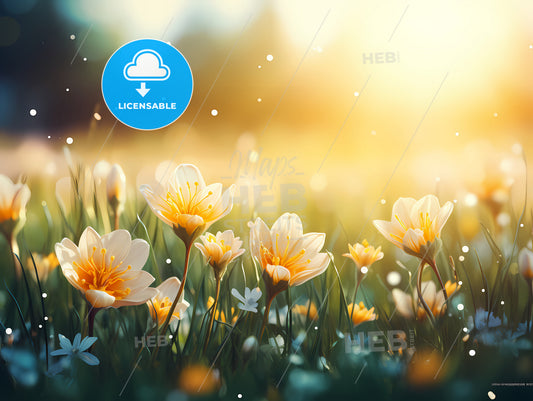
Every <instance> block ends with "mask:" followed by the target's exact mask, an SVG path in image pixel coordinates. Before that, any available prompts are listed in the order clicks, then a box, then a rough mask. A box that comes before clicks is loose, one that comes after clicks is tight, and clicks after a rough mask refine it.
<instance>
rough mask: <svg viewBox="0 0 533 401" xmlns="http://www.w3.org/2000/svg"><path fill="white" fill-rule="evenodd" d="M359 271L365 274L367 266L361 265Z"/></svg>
mask: <svg viewBox="0 0 533 401" xmlns="http://www.w3.org/2000/svg"><path fill="white" fill-rule="evenodd" d="M361 273H363V274H367V273H368V267H366V266H363V267H361Z"/></svg>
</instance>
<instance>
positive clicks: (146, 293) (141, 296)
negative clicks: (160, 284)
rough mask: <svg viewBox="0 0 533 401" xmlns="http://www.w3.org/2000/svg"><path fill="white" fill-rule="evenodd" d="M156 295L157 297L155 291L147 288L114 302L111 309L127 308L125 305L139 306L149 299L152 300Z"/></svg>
mask: <svg viewBox="0 0 533 401" xmlns="http://www.w3.org/2000/svg"><path fill="white" fill-rule="evenodd" d="M156 295H157V289H155V288H151V287H148V288H145V289H143V290H140V291H136V292H134V293H131V294H130V295H129V296H127V297H126V298H123V299H121V300H119V301H116V302H115V303H114V304H113V307H114V308H118V307H121V306H127V305H141V304H144V303H145V302H146V301H148V300H149V299H152V298H153V297H155V296H156Z"/></svg>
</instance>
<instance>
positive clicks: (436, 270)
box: [427, 260, 448, 301]
mask: <svg viewBox="0 0 533 401" xmlns="http://www.w3.org/2000/svg"><path fill="white" fill-rule="evenodd" d="M427 263H428V265H430V266H431V268H432V269H433V271H434V272H435V275H436V276H437V279H438V280H439V283H440V286H441V288H442V293H443V294H444V300H445V301H447V300H448V293H447V292H446V286H445V285H444V283H443V282H442V278H441V277H440V273H439V269H437V263H436V262H435V260H432V261H429V262H427Z"/></svg>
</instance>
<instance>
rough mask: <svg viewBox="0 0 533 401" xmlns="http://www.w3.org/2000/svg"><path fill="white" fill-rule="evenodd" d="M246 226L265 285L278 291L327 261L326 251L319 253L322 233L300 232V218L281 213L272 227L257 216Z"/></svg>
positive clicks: (302, 279) (307, 276)
mask: <svg viewBox="0 0 533 401" xmlns="http://www.w3.org/2000/svg"><path fill="white" fill-rule="evenodd" d="M248 225H249V227H250V251H251V252H252V255H253V256H254V257H255V258H256V259H257V261H258V262H259V264H260V265H261V268H262V269H263V278H265V283H267V287H270V289H271V290H275V291H274V292H275V293H274V294H271V296H275V295H276V294H277V293H278V292H280V291H282V290H283V289H286V288H287V287H288V286H289V285H290V286H297V285H300V284H303V283H305V282H306V281H308V280H311V279H312V278H314V277H316V276H318V275H319V274H321V273H323V272H324V271H325V270H326V268H327V267H328V265H329V256H328V254H327V253H320V250H321V249H322V247H323V246H324V241H325V239H326V234H323V233H307V234H305V235H304V233H303V227H302V221H301V220H300V218H299V217H298V215H296V214H294V213H285V214H283V215H282V216H281V217H280V218H278V219H277V220H276V222H275V223H274V224H273V225H272V229H269V228H268V226H267V225H266V224H265V223H264V221H263V220H261V219H260V218H259V217H258V218H257V219H256V220H255V222H254V223H248Z"/></svg>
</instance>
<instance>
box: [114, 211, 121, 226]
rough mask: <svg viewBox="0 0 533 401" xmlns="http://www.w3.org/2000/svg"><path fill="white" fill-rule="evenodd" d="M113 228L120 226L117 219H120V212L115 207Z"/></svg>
mask: <svg viewBox="0 0 533 401" xmlns="http://www.w3.org/2000/svg"><path fill="white" fill-rule="evenodd" d="M114 215H115V228H114V229H115V230H118V229H119V228H120V224H119V221H120V213H119V212H118V210H117V209H115V213H114Z"/></svg>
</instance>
